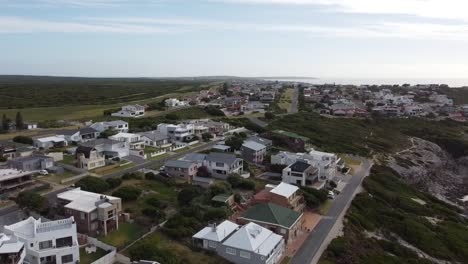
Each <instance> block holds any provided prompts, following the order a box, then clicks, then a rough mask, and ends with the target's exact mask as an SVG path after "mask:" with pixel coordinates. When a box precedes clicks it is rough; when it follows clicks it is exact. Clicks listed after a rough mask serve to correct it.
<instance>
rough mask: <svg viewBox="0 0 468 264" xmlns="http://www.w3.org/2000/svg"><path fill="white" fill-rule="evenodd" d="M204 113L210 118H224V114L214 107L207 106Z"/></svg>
mask: <svg viewBox="0 0 468 264" xmlns="http://www.w3.org/2000/svg"><path fill="white" fill-rule="evenodd" d="M205 112H206V113H207V114H209V115H212V116H225V114H224V112H223V111H221V109H219V108H218V107H216V106H213V105H209V106H207V107H205Z"/></svg>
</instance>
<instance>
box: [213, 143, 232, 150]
mask: <svg viewBox="0 0 468 264" xmlns="http://www.w3.org/2000/svg"><path fill="white" fill-rule="evenodd" d="M211 149H212V150H213V151H216V152H231V147H230V146H227V145H224V144H216V145H214V146H213V147H211Z"/></svg>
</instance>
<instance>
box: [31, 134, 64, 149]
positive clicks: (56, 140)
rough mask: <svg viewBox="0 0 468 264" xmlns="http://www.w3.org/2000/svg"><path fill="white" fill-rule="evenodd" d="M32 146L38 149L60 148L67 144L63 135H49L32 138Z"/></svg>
mask: <svg viewBox="0 0 468 264" xmlns="http://www.w3.org/2000/svg"><path fill="white" fill-rule="evenodd" d="M33 146H34V147H36V148H40V149H50V148H61V147H66V146H68V142H67V140H66V139H65V136H63V135H59V136H51V137H43V138H36V139H34V140H33Z"/></svg>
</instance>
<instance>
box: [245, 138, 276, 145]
mask: <svg viewBox="0 0 468 264" xmlns="http://www.w3.org/2000/svg"><path fill="white" fill-rule="evenodd" d="M247 140H250V141H255V142H257V143H260V144H263V145H265V146H268V145H273V141H272V140H270V139H267V138H262V137H258V136H251V137H249V138H248V139H247Z"/></svg>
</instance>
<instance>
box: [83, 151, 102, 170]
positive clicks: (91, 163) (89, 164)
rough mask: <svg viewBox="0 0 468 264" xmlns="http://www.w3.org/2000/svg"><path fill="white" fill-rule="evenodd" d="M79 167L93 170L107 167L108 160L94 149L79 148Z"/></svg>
mask: <svg viewBox="0 0 468 264" xmlns="http://www.w3.org/2000/svg"><path fill="white" fill-rule="evenodd" d="M76 159H77V161H78V163H77V167H78V168H80V169H85V170H93V169H96V168H99V167H103V166H105V165H106V158H105V157H104V156H103V155H102V154H100V153H99V152H98V151H97V150H96V149H95V148H94V147H86V146H79V147H78V148H77V149H76Z"/></svg>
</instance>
